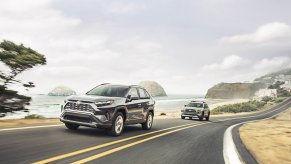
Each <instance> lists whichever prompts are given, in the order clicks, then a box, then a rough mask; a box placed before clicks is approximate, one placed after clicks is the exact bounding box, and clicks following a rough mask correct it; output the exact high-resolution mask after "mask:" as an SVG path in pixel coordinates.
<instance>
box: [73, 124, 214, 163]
mask: <svg viewBox="0 0 291 164" xmlns="http://www.w3.org/2000/svg"><path fill="white" fill-rule="evenodd" d="M203 124H208V123H202V124H196V125H189V126H186V127H183V128H179V129H175V130H171V131H168V132H165V133H162V134H158V135H155V136H152V137H149V138H146V139H142V140H139V141H136V142H132V143H130V144H127V145H123V146H120V147H117V148H114V149H111V150H108V151H105V152H102V153H99V154H96V155H93V156H91V157H88V158H85V159H82V160H79V161H76V162H73V163H72V164H83V163H86V162H89V161H92V160H95V159H98V158H101V157H104V156H107V155H109V154H112V153H115V152H118V151H121V150H123V149H126V148H129V147H132V146H135V145H137V144H140V143H143V142H147V141H149V140H153V139H155V138H158V137H162V136H165V135H168V134H171V133H174V132H177V131H181V130H184V129H188V128H192V127H194V126H198V125H203Z"/></svg>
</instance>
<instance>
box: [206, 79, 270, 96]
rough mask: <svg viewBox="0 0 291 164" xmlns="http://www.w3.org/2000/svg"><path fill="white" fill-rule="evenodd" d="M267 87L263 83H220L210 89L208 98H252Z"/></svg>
mask: <svg viewBox="0 0 291 164" xmlns="http://www.w3.org/2000/svg"><path fill="white" fill-rule="evenodd" d="M265 87H266V86H265V84H263V83H220V84H217V85H215V86H213V87H211V88H210V89H208V91H207V94H206V98H213V99H233V98H250V97H252V96H253V95H254V93H255V92H256V91H257V90H259V89H261V88H265Z"/></svg>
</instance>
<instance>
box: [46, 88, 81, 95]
mask: <svg viewBox="0 0 291 164" xmlns="http://www.w3.org/2000/svg"><path fill="white" fill-rule="evenodd" d="M75 94H76V92H75V91H73V90H72V89H70V88H69V87H66V86H58V87H56V88H55V89H53V90H52V91H51V92H49V93H48V95H49V96H70V95H75Z"/></svg>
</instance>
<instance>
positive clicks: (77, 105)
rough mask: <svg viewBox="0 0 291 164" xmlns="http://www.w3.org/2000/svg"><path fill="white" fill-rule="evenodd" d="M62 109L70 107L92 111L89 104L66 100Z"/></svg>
mask: <svg viewBox="0 0 291 164" xmlns="http://www.w3.org/2000/svg"><path fill="white" fill-rule="evenodd" d="M64 109H71V110H79V111H86V112H94V109H93V107H92V106H91V105H90V104H83V103H81V104H80V103H77V102H68V103H67V104H66V105H65V107H64Z"/></svg>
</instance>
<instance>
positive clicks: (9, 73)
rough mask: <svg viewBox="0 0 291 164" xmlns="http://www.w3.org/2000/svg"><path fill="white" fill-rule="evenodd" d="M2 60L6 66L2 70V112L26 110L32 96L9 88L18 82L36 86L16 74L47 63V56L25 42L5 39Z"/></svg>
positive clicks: (0, 90) (0, 59)
mask: <svg viewBox="0 0 291 164" xmlns="http://www.w3.org/2000/svg"><path fill="white" fill-rule="evenodd" d="M0 61H1V62H2V63H3V64H4V66H5V67H6V68H5V70H0V112H4V113H6V112H13V111H17V110H24V109H25V105H28V104H29V102H30V100H31V98H30V97H27V96H24V95H19V94H18V93H17V91H14V90H9V89H8V88H9V87H10V86H11V85H16V84H21V85H22V86H23V87H25V88H26V89H28V88H32V87H34V84H33V82H28V83H23V82H21V81H20V80H17V79H16V76H17V75H19V74H20V73H22V72H24V71H26V70H28V69H31V68H33V67H35V66H37V65H45V64H46V58H45V57H44V56H43V55H41V54H39V53H38V52H36V51H34V50H32V49H31V48H29V47H25V46H23V44H20V45H17V44H15V43H13V42H11V41H7V40H4V41H3V42H1V43H0Z"/></svg>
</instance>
